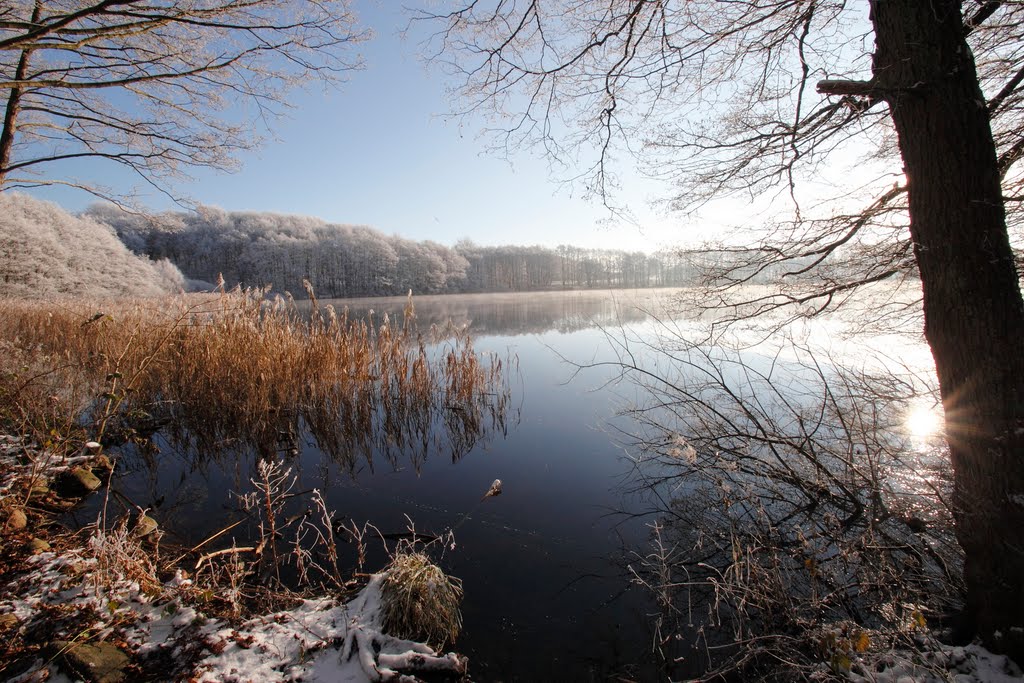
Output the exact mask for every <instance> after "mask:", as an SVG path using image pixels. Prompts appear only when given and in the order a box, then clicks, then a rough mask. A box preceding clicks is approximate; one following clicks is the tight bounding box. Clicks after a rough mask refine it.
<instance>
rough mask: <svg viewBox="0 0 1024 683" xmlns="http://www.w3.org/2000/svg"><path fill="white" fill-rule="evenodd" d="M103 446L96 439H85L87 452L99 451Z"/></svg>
mask: <svg viewBox="0 0 1024 683" xmlns="http://www.w3.org/2000/svg"><path fill="white" fill-rule="evenodd" d="M101 448H103V446H101V445H100V443H99V442H98V441H86V442H85V450H86V451H87V452H89V453H99V452H100V449H101Z"/></svg>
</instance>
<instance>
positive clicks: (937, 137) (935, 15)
mask: <svg viewBox="0 0 1024 683" xmlns="http://www.w3.org/2000/svg"><path fill="white" fill-rule="evenodd" d="M960 5H961V3H960V2H959V0H930V1H929V2H921V0H874V1H873V2H872V22H873V24H874V28H875V54H874V62H873V71H874V79H873V81H874V83H875V84H876V86H877V87H878V88H879V92H881V93H882V97H883V98H884V99H885V100H886V102H887V103H888V105H889V108H890V110H891V113H892V118H893V122H894V124H895V127H896V132H897V135H898V138H899V146H900V151H901V153H902V156H903V162H904V165H905V168H904V171H905V173H906V176H907V182H908V194H909V203H910V233H911V237H912V239H913V242H914V254H915V256H916V259H917V265H918V269H919V271H920V275H921V283H922V288H923V294H924V316H925V336H926V338H927V340H928V343H929V345H930V347H931V350H932V355H933V356H934V359H935V367H936V371H937V373H938V378H939V387H940V392H941V395H942V401H943V406H944V408H945V413H946V421H947V436H948V440H949V448H950V455H951V458H952V463H953V473H954V488H955V492H954V506H955V509H954V514H955V517H956V525H957V537H958V539H959V541H960V544H961V546H962V547H963V550H964V553H965V567H964V578H965V582H966V586H967V604H966V616H967V618H968V620H969V624H970V626H971V627H972V628H973V629H974V632H975V633H976V634H977V635H979V636H980V637H981V638H982V641H983V642H984V644H985V645H986V646H987V647H989V648H990V649H992V650H995V651H998V652H1003V653H1006V654H1009V655H1010V656H1012V657H1014V658H1015V659H1016V660H1017V661H1018V662H1024V629H1022V627H1024V353H1022V349H1021V344H1022V341H1024V302H1022V299H1021V291H1020V284H1019V280H1018V276H1017V271H1016V267H1015V265H1014V259H1013V251H1012V250H1011V248H1010V243H1009V238H1008V235H1007V230H1006V217H1005V213H1004V207H1003V200H1002V191H1001V187H1000V177H999V169H998V165H997V162H996V151H995V145H994V143H993V140H992V131H991V128H990V125H989V118H988V112H987V109H986V106H985V100H984V97H983V95H982V93H981V89H980V87H979V85H978V78H977V71H976V68H975V65H974V58H973V56H972V54H971V52H970V49H969V48H968V46H967V42H966V41H965V39H964V28H963V26H964V24H963V21H962V17H961V6H960Z"/></svg>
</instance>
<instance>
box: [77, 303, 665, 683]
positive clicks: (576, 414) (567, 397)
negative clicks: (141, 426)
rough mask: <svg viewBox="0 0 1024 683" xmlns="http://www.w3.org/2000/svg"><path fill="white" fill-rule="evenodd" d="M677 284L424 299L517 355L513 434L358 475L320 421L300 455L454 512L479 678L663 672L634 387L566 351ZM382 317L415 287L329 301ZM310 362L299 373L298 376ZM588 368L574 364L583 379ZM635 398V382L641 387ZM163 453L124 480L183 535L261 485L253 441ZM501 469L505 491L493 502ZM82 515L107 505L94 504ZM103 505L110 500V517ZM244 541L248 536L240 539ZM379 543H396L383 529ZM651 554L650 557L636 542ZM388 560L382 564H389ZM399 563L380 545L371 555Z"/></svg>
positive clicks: (370, 513) (308, 477) (197, 536)
mask: <svg viewBox="0 0 1024 683" xmlns="http://www.w3.org/2000/svg"><path fill="white" fill-rule="evenodd" d="M667 295H668V292H665V291H650V290H648V291H641V292H569V293H541V294H514V295H456V296H447V297H422V298H419V299H417V300H416V302H415V303H416V314H417V319H418V322H419V324H420V326H421V327H422V326H426V325H429V324H432V323H437V324H444V323H445V322H447V321H448V320H449V319H450V320H452V321H453V322H454V323H456V324H458V325H461V324H468V325H469V329H470V331H471V332H472V333H473V335H474V340H475V342H474V343H475V347H476V349H477V350H478V351H483V352H493V353H496V354H498V355H499V356H501V357H503V358H504V357H510V356H511V357H514V358H516V359H518V368H519V372H518V374H513V376H512V381H511V387H512V400H511V406H512V408H511V410H510V413H509V415H508V420H507V430H505V431H506V433H502V431H501V430H499V431H498V432H496V433H492V434H490V435H489V436H488V437H487V438H485V439H483V440H482V442H481V443H479V444H478V445H477V446H476V447H475V448H474V449H473V450H472V451H471V452H469V453H468V454H466V455H465V456H464V457H462V458H461V459H459V460H458V461H457V462H453V461H452V458H451V455H450V454H449V453H444V452H437V453H431V454H429V456H428V458H427V460H426V462H425V463H423V464H422V466H421V467H419V468H418V471H417V467H414V466H413V463H412V462H409V461H402V460H399V461H397V462H396V463H394V465H392V464H391V463H389V462H387V461H386V460H384V459H381V458H376V459H375V460H374V462H373V463H372V465H371V464H370V463H366V462H363V463H361V464H360V465H359V466H358V467H357V471H356V472H355V474H354V475H353V474H351V473H350V472H349V471H348V470H347V469H345V468H343V467H341V466H339V465H338V464H336V463H333V462H331V461H329V460H328V459H327V458H325V456H324V455H323V454H322V453H321V452H320V451H319V450H318V449H317V448H316V446H315V444H313V443H311V440H310V439H308V438H301V439H300V442H301V443H300V446H299V451H300V452H299V454H298V455H297V456H295V457H294V458H293V459H292V460H291V461H290V464H291V465H292V466H293V468H294V469H295V471H296V472H297V473H298V475H299V477H300V487H301V488H302V489H306V488H312V487H317V488H319V489H321V490H322V491H323V492H324V494H325V499H326V501H327V504H328V507H330V508H333V509H335V510H336V511H337V513H338V515H339V516H343V517H345V518H347V519H348V520H351V521H354V522H356V523H358V524H360V525H361V524H362V523H363V522H365V521H369V522H372V523H373V524H374V525H375V526H376V527H377V528H378V529H380V530H381V531H382V532H383V533H386V534H390V533H396V532H402V531H404V530H405V529H406V527H407V524H408V521H407V518H408V519H409V520H412V522H413V523H414V524H415V526H416V530H417V531H419V532H426V533H439V532H442V531H444V530H445V529H448V528H452V527H454V528H455V546H454V548H449V549H447V550H446V552H445V555H444V558H443V560H442V562H441V564H442V566H443V567H444V568H445V569H446V570H447V571H449V572H450V573H451V574H453V575H455V576H458V577H460V578H461V579H462V580H463V582H464V588H465V600H464V603H463V615H464V620H465V625H464V631H463V635H462V636H461V637H460V639H459V641H458V643H457V649H458V650H459V651H460V652H463V653H465V654H466V655H468V656H469V657H470V662H471V672H472V674H473V676H474V678H475V679H477V680H481V681H489V680H524V681H527V680H566V681H572V680H579V681H585V680H606V679H609V678H611V677H614V676H616V675H622V676H624V677H627V678H629V677H635V678H640V679H649V678H651V677H653V676H654V673H655V672H654V670H653V669H652V668H651V667H652V666H653V665H652V664H651V663H650V661H649V660H651V657H650V654H649V653H650V643H651V633H650V626H649V623H650V618H649V615H650V614H652V613H654V612H655V611H656V610H655V607H654V605H653V604H652V603H651V602H650V601H649V597H648V595H647V594H646V593H644V592H643V591H641V590H639V589H637V588H635V587H632V586H631V585H630V583H629V580H628V574H627V571H626V563H627V562H628V561H629V560H630V558H631V555H630V553H631V552H633V551H634V550H638V551H641V552H642V551H643V548H644V544H645V542H646V540H647V528H646V527H645V522H646V521H650V520H649V519H648V518H645V517H642V516H633V515H622V514H620V513H622V512H626V513H640V512H642V511H643V510H644V508H645V505H644V501H642V500H640V499H639V498H636V497H632V496H630V495H628V494H626V491H627V490H628V489H629V484H630V480H631V479H630V478H631V469H632V462H631V461H630V460H629V458H628V457H626V456H625V454H624V453H623V451H622V449H621V448H620V447H619V446H618V445H617V444H616V439H615V436H614V433H613V431H614V428H615V427H623V426H624V425H622V424H617V423H616V418H615V414H616V410H617V407H619V406H620V405H621V401H622V399H623V397H622V396H620V395H619V392H621V391H623V390H624V389H623V388H622V387H621V386H619V387H614V386H611V387H609V386H603V385H604V384H605V380H606V379H607V378H608V377H609V374H608V371H604V372H602V371H601V370H589V371H586V372H584V373H582V374H581V375H579V376H575V377H573V373H572V370H573V368H572V367H571V366H570V365H569V364H567V363H566V362H565V361H564V360H563V359H562V358H568V359H572V360H574V361H578V362H583V363H585V362H590V361H600V360H603V359H609V358H610V357H611V356H610V349H609V347H608V345H607V342H606V339H605V335H604V332H603V331H602V328H606V327H616V326H619V325H623V326H626V327H629V328H632V329H636V330H642V329H643V326H644V325H646V324H647V316H646V314H644V313H643V312H642V311H641V310H640V309H639V308H638V307H646V306H655V305H657V302H658V300H659V298H660V297H664V296H667ZM323 303H331V304H333V305H334V306H335V307H336V308H338V309H339V310H340V309H341V308H342V307H345V306H347V307H348V308H349V310H350V314H351V315H353V316H356V315H366V314H367V312H368V310H369V309H373V311H374V316H375V318H376V319H377V320H379V319H380V316H381V315H382V314H383V313H385V312H387V313H389V315H391V316H399V319H400V316H401V310H402V307H403V305H404V303H405V301H404V300H403V299H371V300H351V301H334V302H323ZM299 379H300V378H296V380H297V381H298V380H299ZM570 380H571V381H570ZM626 398H628V396H627V397H626ZM158 443H159V445H160V446H161V453H159V454H158V455H156V456H154V457H149V458H145V457H142V456H141V455H137V456H134V457H131V458H126V459H125V460H124V461H123V462H124V463H126V465H127V467H126V468H125V471H124V473H123V474H122V475H121V477H120V479H118V480H117V482H116V487H117V488H118V489H119V490H120V491H122V492H123V493H124V494H125V495H126V496H127V497H128V498H129V499H131V500H132V501H133V502H134V503H136V504H138V505H140V506H142V507H151V508H153V510H154V513H153V514H154V516H155V517H156V518H157V519H158V520H159V521H160V523H161V525H162V527H163V528H165V529H166V530H167V531H168V534H169V537H170V539H171V540H172V541H174V542H179V543H181V544H183V545H187V544H189V543H193V544H194V543H197V542H199V541H200V540H202V539H204V538H206V537H207V536H208V535H209V534H211V533H213V532H215V531H217V530H219V529H221V528H223V526H225V524H226V523H228V522H229V521H231V520H233V519H235V518H237V512H236V511H237V509H238V503H237V500H236V499H235V498H234V497H233V496H232V495H231V493H230V492H247V491H249V490H251V487H250V486H249V483H248V480H249V478H250V477H251V476H252V472H253V458H252V457H251V456H246V455H243V456H241V457H240V456H237V455H236V456H231V457H225V456H220V457H208V456H209V454H203V453H190V452H183V451H178V450H176V449H175V448H174V447H173V446H172V445H171V444H169V443H167V442H166V441H158ZM494 479H501V480H502V482H503V483H504V492H503V494H502V495H501V496H499V497H496V498H489V499H487V500H485V501H483V502H481V496H482V495H483V494H484V492H486V491H487V489H488V487H489V486H490V484H491V482H492V481H493V480H494ZM79 514H80V515H82V517H83V519H86V518H88V516H89V515H90V514H93V515H94V512H93V511H91V510H89V509H85V510H82V511H81V512H80V513H79ZM93 518H94V517H93ZM239 543H240V544H242V543H243V539H241V538H240V539H239ZM378 545H379V544H378ZM634 559H635V558H634ZM375 562H376V563H378V564H376V565H375V564H374V563H375ZM382 562H383V554H382V552H381V551H380V550H379V549H378V550H377V551H375V552H374V553H373V556H372V557H371V560H370V563H371V566H370V569H375V568H377V567H378V566H380V564H379V563H382Z"/></svg>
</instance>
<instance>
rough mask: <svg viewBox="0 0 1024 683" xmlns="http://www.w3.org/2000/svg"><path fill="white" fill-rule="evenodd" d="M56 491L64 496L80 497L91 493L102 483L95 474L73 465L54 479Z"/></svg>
mask: <svg viewBox="0 0 1024 683" xmlns="http://www.w3.org/2000/svg"><path fill="white" fill-rule="evenodd" d="M54 485H55V486H56V487H57V493H58V494H60V495H62V496H65V497H75V498H78V497H81V496H84V495H86V494H88V493H91V492H93V491H95V490H96V489H98V488H99V487H100V486H102V485H103V482H101V481H100V480H99V477H97V476H96V475H95V474H93V473H92V472H90V471H89V470H87V469H85V468H84V467H75V468H73V469H71V470H69V471H67V472H62V473H61V474H60V475H58V476H57V478H56V480H54Z"/></svg>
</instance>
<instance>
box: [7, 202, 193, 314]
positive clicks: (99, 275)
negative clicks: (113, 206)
mask: <svg viewBox="0 0 1024 683" xmlns="http://www.w3.org/2000/svg"><path fill="white" fill-rule="evenodd" d="M184 285H185V281H184V279H183V277H182V275H181V273H180V272H179V271H178V269H177V268H176V267H175V266H174V265H173V264H171V263H170V262H169V261H167V260H159V261H151V260H149V259H147V258H146V257H144V256H138V255H136V254H133V253H132V252H131V251H129V250H128V249H127V248H126V247H125V245H124V244H123V243H122V242H121V241H120V240H119V239H118V237H117V235H116V234H115V233H114V231H113V230H112V229H111V228H110V226H109V225H105V224H104V223H102V222H99V221H97V220H94V219H92V218H89V217H86V216H82V217H76V216H72V215H71V214H69V213H67V212H66V211H64V210H63V209H61V208H60V207H59V206H57V205H56V204H52V203H50V202H45V201H41V200H39V199H35V198H33V197H30V196H28V195H24V194H19V193H15V192H4V193H0V296H5V297H21V298H41V297H48V296H53V295H57V294H74V295H80V296H121V295H130V296H154V295H159V294H167V293H170V292H175V291H179V290H180V289H182V288H183V287H184Z"/></svg>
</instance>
